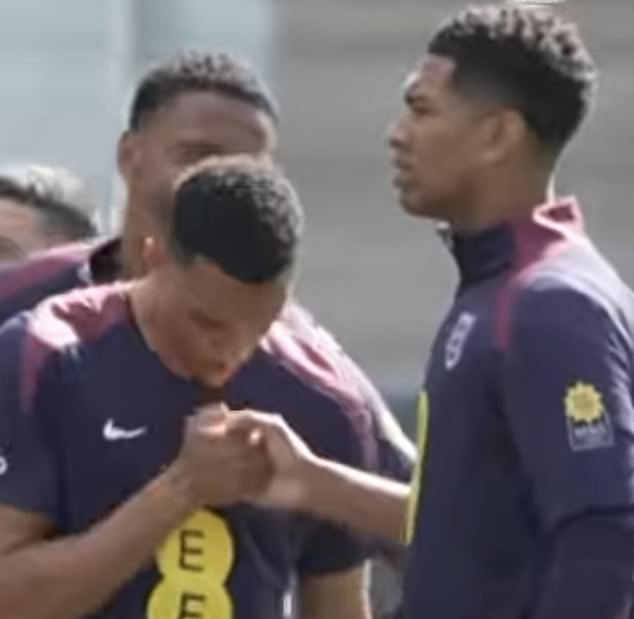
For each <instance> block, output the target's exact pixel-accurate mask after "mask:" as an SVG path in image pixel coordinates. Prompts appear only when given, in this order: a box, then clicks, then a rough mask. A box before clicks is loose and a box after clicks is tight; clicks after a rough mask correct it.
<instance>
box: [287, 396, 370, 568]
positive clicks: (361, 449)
mask: <svg viewBox="0 0 634 619" xmlns="http://www.w3.org/2000/svg"><path fill="white" fill-rule="evenodd" d="M327 408H330V410H327ZM319 409H320V410H317V409H316V410H315V417H316V418H320V419H321V424H320V425H321V426H322V427H323V428H324V429H326V428H327V430H328V441H327V442H323V443H322V445H321V446H320V448H318V449H316V450H317V451H318V452H319V453H320V455H321V456H323V457H326V458H330V459H332V460H335V461H337V462H341V463H343V464H347V465H349V466H354V467H356V468H360V469H364V470H368V469H370V468H371V467H372V466H373V460H374V453H373V451H374V450H372V449H371V447H372V444H373V441H374V438H373V436H372V435H371V432H370V428H371V426H370V424H367V423H364V422H363V421H364V420H365V421H367V412H366V411H349V410H347V409H345V408H344V407H343V406H341V405H339V404H335V403H334V401H332V402H331V403H329V405H328V406H326V405H325V403H324V402H322V405H321V406H320V407H319ZM312 447H313V448H315V447H317V446H316V445H314V444H313V445H312ZM310 520H311V522H310V526H309V527H308V531H307V533H306V535H305V537H304V540H303V542H302V547H301V551H300V556H299V561H298V572H299V574H300V575H302V576H310V575H323V574H327V573H332V572H339V571H344V570H348V569H353V568H355V567H358V566H360V565H362V564H363V563H364V562H365V560H366V559H367V558H369V556H370V555H371V554H372V551H373V549H372V545H371V544H370V542H369V540H367V539H366V538H364V537H363V536H359V535H357V534H355V533H354V532H353V531H351V530H350V529H348V528H347V527H345V526H341V525H338V524H333V523H330V522H326V521H324V520H321V519H316V518H311V519H310Z"/></svg>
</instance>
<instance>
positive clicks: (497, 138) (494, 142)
mask: <svg viewBox="0 0 634 619" xmlns="http://www.w3.org/2000/svg"><path fill="white" fill-rule="evenodd" d="M527 131H528V128H527V126H526V122H525V121H524V119H523V118H522V116H521V115H520V114H518V113H517V112H516V111H514V110H501V111H499V112H496V113H494V114H491V115H489V116H487V117H486V118H484V119H483V121H482V144H481V149H480V160H481V161H482V162H483V163H485V164H487V165H498V164H500V163H501V162H503V161H505V160H507V159H509V157H510V156H511V155H512V154H513V153H515V152H517V150H518V149H519V148H520V147H521V145H522V143H523V141H524V140H525V139H526V134H527Z"/></svg>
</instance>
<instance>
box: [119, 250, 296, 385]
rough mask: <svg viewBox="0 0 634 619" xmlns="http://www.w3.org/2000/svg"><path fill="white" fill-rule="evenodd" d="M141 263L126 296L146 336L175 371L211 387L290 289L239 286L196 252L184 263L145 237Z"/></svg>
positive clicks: (235, 363) (227, 373)
mask: <svg viewBox="0 0 634 619" xmlns="http://www.w3.org/2000/svg"><path fill="white" fill-rule="evenodd" d="M144 261H145V264H146V271H147V274H146V276H145V277H144V278H143V280H142V281H141V282H140V284H139V285H135V286H134V287H133V288H131V289H130V295H131V297H132V300H133V307H134V308H135V314H136V317H137V322H138V323H139V326H140V327H141V329H142V331H143V333H144V336H145V339H146V341H148V342H149V343H150V347H151V348H152V349H153V350H154V351H155V352H156V353H157V354H158V355H159V356H160V357H161V359H162V360H163V362H164V363H165V364H166V365H167V366H168V367H170V369H172V371H174V372H175V373H177V374H179V375H181V376H183V377H185V378H188V379H191V380H195V381H198V382H200V383H202V384H203V385H206V386H208V387H211V388H214V387H221V386H222V385H224V384H225V383H226V382H227V380H228V379H229V378H231V376H233V374H235V372H237V371H238V369H239V368H240V367H241V366H242V365H243V364H244V363H245V361H246V360H247V359H248V358H249V357H250V356H251V355H252V353H253V351H254V350H255V348H256V346H257V344H258V342H259V340H260V338H261V337H262V336H263V335H264V334H265V333H266V332H267V331H268V329H269V327H270V325H271V323H272V322H273V320H274V319H275V318H276V317H277V315H278V314H279V312H280V311H281V310H282V307H283V306H284V303H285V302H286V300H287V298H288V294H289V285H288V282H287V281H285V282H270V283H263V284H244V283H242V282H240V281H238V280H235V279H233V278H231V277H229V276H228V275H226V274H225V273H223V271H222V270H221V269H219V268H218V267H217V266H216V265H214V264H213V263H211V262H209V261H207V260H204V259H202V258H200V257H196V258H195V259H194V260H193V261H192V262H191V263H188V264H182V263H180V262H179V261H176V260H174V259H173V258H171V256H170V254H169V252H168V251H166V249H165V248H164V246H162V244H160V243H157V242H155V241H154V240H150V239H148V240H147V241H146V246H145V251H144Z"/></svg>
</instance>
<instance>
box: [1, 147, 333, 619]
mask: <svg viewBox="0 0 634 619" xmlns="http://www.w3.org/2000/svg"><path fill="white" fill-rule="evenodd" d="M170 201H171V200H170ZM169 212H170V213H171V217H170V220H171V221H170V224H169V230H168V231H167V233H166V235H164V238H153V237H148V238H147V239H146V243H145V247H144V251H143V260H144V262H145V272H146V274H145V275H144V276H143V277H142V278H140V279H136V280H133V281H131V282H129V283H122V282H116V283H113V284H109V285H105V286H100V287H93V288H86V289H84V290H76V291H74V292H71V293H68V294H66V295H61V296H58V297H52V298H50V299H48V300H47V301H45V302H44V303H43V304H42V305H40V306H38V308H36V309H35V310H34V311H33V312H31V313H25V314H21V315H18V316H17V317H15V318H14V319H13V320H11V321H9V322H8V323H6V325H5V327H4V329H3V330H1V331H0V382H1V387H0V394H1V395H0V402H1V406H0V436H1V438H0V445H1V451H0V457H1V462H2V468H1V474H0V503H1V504H2V508H1V509H0V564H1V566H2V567H0V615H1V616H3V617H20V618H29V619H31V618H33V619H35V618H36V617H42V618H43V617H46V618H47V619H53V618H57V617H60V618H62V617H63V618H64V619H69V618H75V617H76V618H79V617H85V616H88V615H90V616H93V617H100V618H104V619H105V618H110V617H112V618H113V619H114V618H117V619H118V618H120V617H148V618H149V619H158V618H163V617H174V618H177V617H185V616H198V617H204V618H209V619H230V618H236V619H239V618H250V617H252V618H254V619H255V618H258V619H259V618H260V617H278V616H279V612H280V606H279V605H280V600H279V599H276V596H275V595H274V593H275V592H276V589H277V587H272V586H271V584H270V583H268V582H267V581H266V579H262V578H261V577H260V575H259V570H260V569H261V566H260V565H259V563H260V562H262V561H266V560H267V559H266V557H265V556H261V555H260V550H259V549H258V545H257V543H255V542H254V540H253V537H252V536H253V535H254V533H255V530H256V528H257V529H259V530H260V535H265V536H266V537H267V538H268V543H271V544H280V545H284V544H288V549H289V551H290V549H291V548H292V547H293V544H298V545H301V543H302V540H303V538H304V537H306V536H308V535H309V531H310V529H309V528H307V527H306V526H305V525H302V524H301V523H300V522H299V521H297V522H296V523H293V522H292V519H288V518H287V519H286V522H285V521H284V520H283V519H282V518H281V516H280V515H278V514H272V513H271V514H267V513H264V512H260V513H257V514H256V513H253V512H252V511H249V510H248V509H247V508H245V507H244V506H240V505H237V504H236V503H237V501H239V499H240V498H241V497H242V496H243V495H245V494H246V493H248V492H250V491H251V492H252V491H256V490H257V489H258V488H259V487H260V486H261V485H262V484H263V483H264V480H265V479H266V477H267V470H268V467H267V460H266V457H265V453H264V451H263V450H262V449H261V448H259V447H258V445H257V441H252V442H251V443H250V444H247V443H246V442H245V441H244V440H240V439H236V438H234V439H230V438H227V437H224V436H223V422H222V411H221V409H220V402H221V401H222V399H223V394H222V392H221V391H220V389H221V388H222V387H223V386H224V385H225V383H226V381H227V379H228V377H230V376H231V375H233V374H234V373H235V372H236V371H237V370H238V369H239V367H240V366H241V365H242V364H243V363H244V361H245V360H246V359H248V358H249V357H250V356H251V354H252V353H253V351H254V349H255V348H256V346H257V344H258V341H259V339H260V338H261V337H262V336H263V335H264V334H265V333H266V332H267V330H268V328H269V326H270V325H271V323H272V321H273V320H274V319H275V317H276V316H277V314H278V313H279V312H280V311H281V309H282V307H283V305H284V303H285V302H286V300H287V297H288V295H289V292H290V289H291V288H290V287H291V284H292V281H293V276H294V272H295V267H296V262H297V249H298V244H299V241H300V238H301V231H302V219H303V217H302V211H301V207H300V205H299V202H298V200H297V198H296V196H295V193H294V191H293V189H292V187H291V185H290V184H289V182H288V181H287V180H286V179H285V178H283V177H282V176H281V175H280V174H279V173H277V172H275V171H273V170H272V169H271V168H270V167H269V166H264V165H262V164H257V163H255V162H251V161H248V160H243V159H224V160H219V159H218V160H214V161H210V162H203V163H201V164H199V165H198V166H197V167H195V168H194V169H193V170H191V171H189V172H187V173H186V174H185V175H184V177H183V178H182V179H181V180H179V181H178V183H177V185H176V188H175V194H174V198H173V206H172V207H171V208H170V210H169ZM229 246H230V247H231V251H227V247H229ZM214 403H216V408H215V409H213V407H212V410H211V411H210V410H209V406H210V405H213V404H214ZM201 406H207V412H201V413H200V414H199V415H198V416H193V417H192V416H191V414H190V413H191V412H193V411H194V410H195V409H196V408H197V407H201ZM214 417H219V419H216V420H215V419H214ZM188 421H189V425H187V426H186V422H188ZM181 437H184V438H181ZM344 440H345V439H344ZM341 446H342V449H343V450H344V451H345V446H344V445H343V443H341ZM227 472H229V473H231V474H230V475H229V478H230V482H231V483H230V484H227V481H226V480H225V481H224V483H223V484H218V483H217V480H216V478H217V477H218V475H222V474H225V475H226V474H227ZM152 560H154V561H155V563H153V562H152ZM280 560H282V555H280ZM285 560H286V561H292V554H291V555H289V556H287V557H286V558H285ZM280 568H282V566H280ZM280 588H281V587H280ZM34 591H37V595H33V592H34ZM278 593H279V592H278Z"/></svg>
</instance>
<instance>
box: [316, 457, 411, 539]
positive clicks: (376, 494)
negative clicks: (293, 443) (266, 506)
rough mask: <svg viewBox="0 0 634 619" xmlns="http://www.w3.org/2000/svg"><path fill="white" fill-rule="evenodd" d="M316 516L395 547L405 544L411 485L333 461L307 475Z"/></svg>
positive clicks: (317, 467)
mask: <svg viewBox="0 0 634 619" xmlns="http://www.w3.org/2000/svg"><path fill="white" fill-rule="evenodd" d="M307 477H308V479H307V481H308V484H307V486H308V489H309V490H308V493H307V501H306V508H307V510H308V511H310V512H311V513H312V514H313V515H315V516H317V517H319V518H323V519H325V520H330V521H333V522H337V523H339V524H343V525H345V526H348V527H350V528H352V529H355V530H357V531H359V532H361V533H364V534H367V535H372V536H374V537H378V538H382V539H385V540H387V541H390V542H394V543H399V544H400V543H402V542H403V532H404V526H405V518H406V513H407V501H408V497H409V485H408V484H403V483H401V482H396V481H393V480H391V479H386V478H384V477H380V476H378V475H374V474H372V473H367V472H365V471H360V470H358V469H354V468H352V467H349V466H345V465H343V464H339V463H336V462H332V461H326V460H319V461H318V462H317V463H316V464H313V465H311V467H310V471H309V472H308V474H307Z"/></svg>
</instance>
